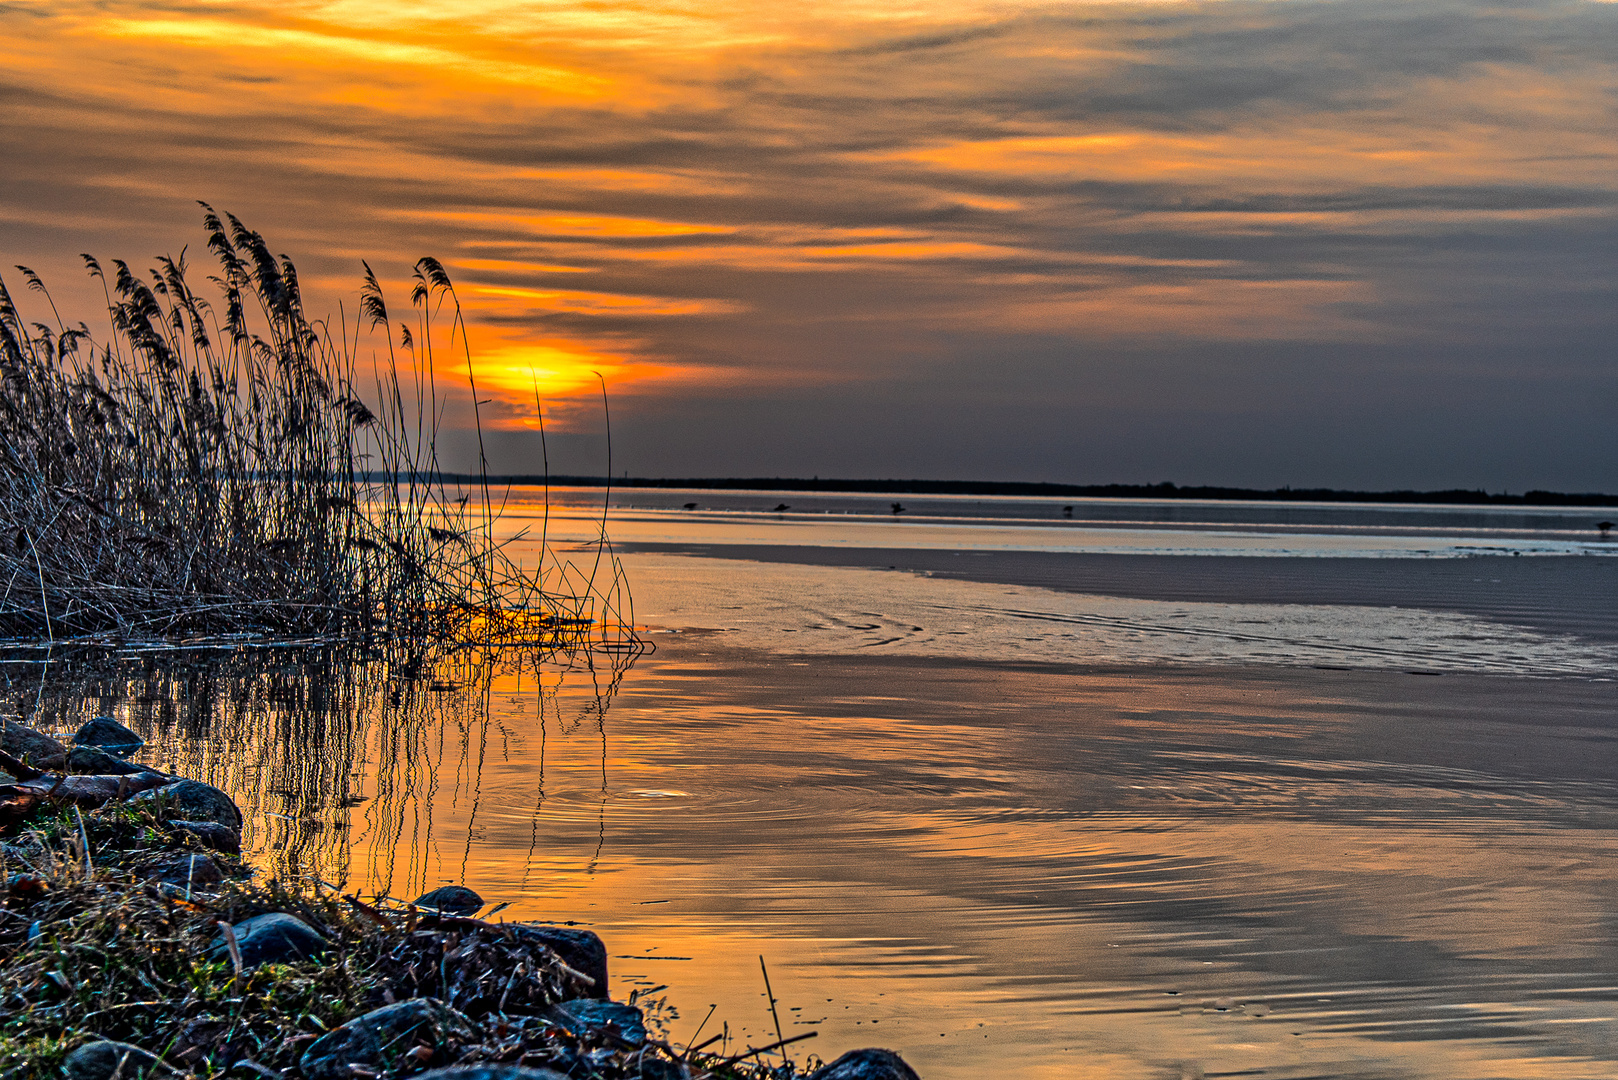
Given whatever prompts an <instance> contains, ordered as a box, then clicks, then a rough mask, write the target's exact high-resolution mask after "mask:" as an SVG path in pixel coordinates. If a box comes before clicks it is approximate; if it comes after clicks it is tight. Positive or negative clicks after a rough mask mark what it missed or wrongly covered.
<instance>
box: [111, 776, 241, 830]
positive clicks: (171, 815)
mask: <svg viewBox="0 0 1618 1080" xmlns="http://www.w3.org/2000/svg"><path fill="white" fill-rule="evenodd" d="M129 801H130V803H132V804H133V805H136V806H151V807H154V808H155V809H157V810H158V812H159V813H160V815H161V816H162V817H163V818H165V819H166V820H170V821H212V822H214V823H215V824H217V825H223V826H224V827H225V828H227V829H232V830H234V831H236V832H238V833H239V832H241V831H242V812H241V811H240V810H238V809H236V804H235V803H234V802H232V801H231V799H230V796H229V795H226V794H225V793H224V792H223V791H220V790H219V789H218V788H216V787H214V786H213V785H212V784H204V783H203V782H202V781H200V780H181V781H180V782H179V783H177V784H167V785H165V786H163V787H160V788H154V789H153V790H151V791H143V792H141V793H140V794H139V795H136V796H135V797H134V798H132V799H130V800H129Z"/></svg>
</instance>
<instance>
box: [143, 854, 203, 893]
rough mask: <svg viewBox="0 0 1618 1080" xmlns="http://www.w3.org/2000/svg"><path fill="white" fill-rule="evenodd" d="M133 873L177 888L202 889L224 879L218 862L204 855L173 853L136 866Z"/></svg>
mask: <svg viewBox="0 0 1618 1080" xmlns="http://www.w3.org/2000/svg"><path fill="white" fill-rule="evenodd" d="M135 875H136V876H137V877H143V878H145V879H146V880H148V881H159V882H162V883H163V884H165V885H173V886H174V887H175V888H179V889H204V888H207V887H208V886H210V885H217V884H219V883H220V882H221V881H224V880H225V872H224V871H223V870H221V869H220V867H219V864H218V863H216V862H214V861H213V860H212V859H210V858H208V856H206V855H173V856H170V857H169V858H166V859H156V860H153V861H152V862H148V863H142V864H141V865H139V866H137V867H136V868H135Z"/></svg>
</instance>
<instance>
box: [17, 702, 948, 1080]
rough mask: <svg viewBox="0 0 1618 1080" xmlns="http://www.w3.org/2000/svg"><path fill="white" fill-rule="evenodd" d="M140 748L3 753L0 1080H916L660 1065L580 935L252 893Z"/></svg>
mask: <svg viewBox="0 0 1618 1080" xmlns="http://www.w3.org/2000/svg"><path fill="white" fill-rule="evenodd" d="M141 745H142V744H141V740H140V737H139V736H138V735H137V734H136V733H135V732H133V731H131V730H129V729H128V728H126V727H124V726H123V725H121V724H118V723H117V722H116V721H114V720H112V719H111V718H108V717H100V718H97V719H95V720H92V721H90V722H89V723H87V724H85V725H84V727H83V728H81V729H80V730H79V731H78V733H77V734H76V735H75V736H74V737H73V739H72V740H71V743H70V744H67V743H63V742H61V741H59V740H58V739H56V738H54V737H53V736H51V735H49V734H46V733H45V732H42V731H38V730H36V729H34V728H32V727H29V726H27V725H25V724H21V723H18V722H15V721H5V722H4V728H3V729H0V876H3V880H4V882H5V885H4V894H3V897H0V900H3V903H0V1080H10V1078H14V1077H15V1078H18V1080H21V1078H23V1077H63V1076H65V1077H67V1078H69V1080H136V1078H141V1077H150V1078H154V1080H180V1078H185V1077H225V1076H231V1077H243V1078H253V1077H258V1078H278V1080H279V1078H300V1077H301V1078H305V1080H393V1078H404V1077H419V1078H420V1080H562V1078H564V1077H567V1078H577V1080H584V1078H600V1080H619V1078H629V1077H645V1078H652V1080H703V1078H708V1077H712V1078H715V1080H726V1078H747V1080H761V1078H765V1077H769V1078H780V1080H787V1078H793V1077H802V1076H808V1077H812V1078H813V1080H917V1078H916V1074H915V1072H914V1071H913V1070H912V1069H911V1068H910V1067H909V1066H908V1065H906V1064H905V1062H904V1061H903V1060H901V1059H900V1058H899V1056H898V1055H897V1054H894V1053H892V1052H891V1051H888V1050H880V1049H866V1050H856V1051H852V1052H850V1053H847V1054H844V1055H842V1056H841V1057H839V1058H837V1059H836V1060H835V1061H833V1062H831V1063H830V1064H829V1065H824V1066H819V1067H805V1066H802V1065H800V1064H799V1063H798V1062H796V1061H795V1060H794V1059H793V1058H791V1057H790V1056H788V1055H789V1053H790V1050H791V1049H792V1048H790V1047H787V1046H785V1045H774V1046H758V1047H753V1046H737V1045H735V1044H734V1043H733V1042H726V1041H724V1040H722V1039H720V1038H713V1039H708V1040H705V1041H703V1042H699V1043H697V1044H696V1045H693V1046H686V1047H677V1046H675V1045H673V1044H672V1043H670V1042H669V1041H668V1040H667V1039H666V1038H663V1037H660V1036H661V1035H662V1034H663V1033H661V1032H659V1031H658V1030H657V1025H656V1022H655V1017H654V1016H651V1015H649V1014H648V1013H647V1012H646V1011H645V1010H643V1009H642V1008H641V1007H639V1006H638V1005H637V1004H636V1001H635V996H634V995H631V998H630V1000H629V1001H627V1002H614V1001H612V1000H610V999H609V997H608V985H609V984H608V971H607V950H606V947H605V946H604V944H603V943H602V941H601V939H600V938H598V937H597V936H596V935H595V934H593V933H591V932H590V931H588V930H583V929H579V928H577V927H573V926H556V925H548V924H539V923H505V922H492V921H487V920H484V919H479V918H477V917H476V915H477V913H478V912H479V911H481V910H482V909H483V908H484V906H485V905H484V903H483V900H482V898H481V897H479V896H478V895H477V894H476V893H474V892H473V891H472V890H470V889H467V888H464V887H461V886H448V887H445V888H441V889H435V890H434V891H432V892H430V893H427V894H425V895H423V896H420V897H417V898H416V899H415V900H413V901H409V902H403V901H395V900H380V901H375V902H372V903H366V902H365V901H363V900H361V899H360V898H359V897H358V896H343V895H340V894H338V893H336V892H335V891H332V890H330V889H323V888H318V887H317V888H315V889H313V890H309V889H300V888H294V887H290V886H288V885H286V884H284V883H280V882H276V881H259V880H256V877H255V874H254V872H253V870H252V868H251V867H249V866H248V865H246V864H245V863H243V862H242V860H241V858H240V853H241V830H242V824H243V819H242V814H241V811H240V810H239V809H238V808H237V806H236V805H235V803H234V802H233V801H232V800H231V799H230V797H229V796H228V795H227V794H226V793H225V792H223V791H220V790H219V789H218V788H215V787H211V786H209V785H207V784H204V783H201V782H200V781H197V780H193V779H187V778H185V777H178V776H169V775H166V774H163V773H160V772H157V771H154V770H152V769H149V768H146V767H144V766H142V765H139V764H136V763H134V762H131V761H130V760H128V757H127V755H130V754H133V753H134V752H135V751H138V750H139V749H140V747H141ZM799 1038H800V1039H802V1038H807V1036H800V1037H799ZM797 1041H799V1040H788V1042H797ZM809 1062H810V1066H816V1065H818V1062H817V1060H816V1059H814V1058H810V1059H809Z"/></svg>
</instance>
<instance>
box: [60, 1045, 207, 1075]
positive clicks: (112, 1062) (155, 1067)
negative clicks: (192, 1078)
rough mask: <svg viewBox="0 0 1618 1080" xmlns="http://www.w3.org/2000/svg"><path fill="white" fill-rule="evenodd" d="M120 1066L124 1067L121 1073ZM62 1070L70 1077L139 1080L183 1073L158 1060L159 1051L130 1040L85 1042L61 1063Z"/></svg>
mask: <svg viewBox="0 0 1618 1080" xmlns="http://www.w3.org/2000/svg"><path fill="white" fill-rule="evenodd" d="M120 1065H122V1066H123V1069H122V1071H121V1072H120V1071H119V1066H120ZM62 1071H63V1073H65V1074H66V1075H67V1078H68V1080H112V1078H113V1076H114V1075H116V1076H118V1077H119V1078H120V1080H139V1078H140V1077H154V1078H155V1077H170V1076H176V1077H177V1076H179V1075H181V1074H180V1072H179V1070H177V1069H173V1068H170V1067H169V1066H168V1065H165V1064H164V1063H163V1062H162V1061H161V1060H159V1059H158V1056H157V1055H156V1054H152V1053H148V1052H147V1051H145V1050H142V1049H141V1048H140V1047H138V1046H130V1045H129V1044H128V1043H121V1042H111V1041H109V1040H106V1039H103V1040H101V1041H99V1042H93V1043H85V1044H84V1045H83V1046H81V1047H79V1048H78V1049H77V1050H75V1051H73V1052H72V1053H71V1054H69V1055H68V1056H67V1060H66V1061H64V1062H63V1063H62Z"/></svg>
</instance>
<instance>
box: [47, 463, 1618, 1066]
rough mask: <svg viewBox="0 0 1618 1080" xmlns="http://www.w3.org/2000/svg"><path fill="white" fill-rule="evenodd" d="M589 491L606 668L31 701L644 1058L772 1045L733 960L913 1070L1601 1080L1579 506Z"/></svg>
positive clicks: (352, 678)
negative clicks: (536, 939)
mask: <svg viewBox="0 0 1618 1080" xmlns="http://www.w3.org/2000/svg"><path fill="white" fill-rule="evenodd" d="M596 494H597V493H593V492H564V493H558V497H557V498H556V499H555V501H554V502H553V509H552V512H551V514H550V520H549V522H548V523H546V528H547V529H548V533H549V537H550V539H551V540H552V541H553V542H558V543H559V544H560V546H561V547H562V548H563V549H564V551H566V550H569V549H572V548H575V547H576V546H577V545H578V544H579V543H580V542H582V541H585V540H587V539H588V538H589V537H590V536H591V535H592V529H593V526H592V524H591V521H590V513H591V511H590V510H589V508H588V506H589V502H588V500H589V499H591V498H594V497H595V496H596ZM615 499H616V496H615ZM659 500H660V501H659ZM894 500H898V501H901V502H902V503H903V505H904V506H905V507H906V509H905V511H904V512H903V513H902V514H900V515H894V514H893V513H892V512H891V506H890V503H891V502H892V501H894ZM624 501H625V503H636V504H638V508H634V509H631V508H629V507H628V506H624V507H621V508H616V507H615V508H614V510H613V511H612V515H611V521H610V527H611V532H612V535H613V537H614V539H615V541H617V542H619V543H620V544H621V545H623V546H624V548H625V549H626V551H627V554H626V555H625V563H626V566H627V568H628V570H629V573H630V580H631V582H632V585H633V588H634V591H635V597H636V619H637V621H638V622H640V623H642V624H644V625H646V626H647V628H648V631H647V637H648V639H649V640H651V641H652V642H654V643H655V645H656V651H655V653H653V654H651V655H649V656H645V657H642V658H641V659H640V660H639V661H638V662H636V663H635V664H634V665H633V666H632V667H630V668H629V669H627V670H623V669H621V668H620V669H614V668H613V666H612V665H611V664H610V663H609V662H607V658H599V660H598V663H597V664H596V666H595V667H594V668H593V669H592V668H591V667H589V666H587V665H585V664H583V663H575V664H574V665H573V666H571V667H569V668H564V667H561V666H559V665H549V666H546V667H543V668H541V669H535V668H532V667H529V668H524V669H521V670H518V669H517V668H515V667H513V666H512V665H511V664H510V663H509V661H502V660H500V659H498V658H495V659H491V660H489V661H487V662H467V663H465V664H463V665H461V666H460V667H458V668H456V669H454V670H443V671H439V672H436V673H433V676H432V677H431V678H430V679H424V680H420V681H417V682H414V683H410V682H406V681H404V680H401V679H400V678H398V677H397V676H396V675H395V674H394V673H392V672H390V671H388V670H387V669H386V666H385V665H383V664H380V663H374V664H371V665H357V666H356V665H352V664H345V663H342V662H335V661H333V662H329V663H322V662H318V661H317V662H316V663H314V664H312V665H310V664H308V663H305V662H300V661H298V660H296V659H295V658H293V657H290V656H287V657H281V658H280V659H278V660H276V661H274V662H268V661H266V660H264V659H263V658H262V657H247V658H237V659H234V660H231V661H229V662H227V663H226V664H225V665H224V666H223V667H214V668H209V667H206V666H203V667H196V668H191V669H186V670H182V671H176V670H172V669H169V668H165V667H164V666H163V665H160V664H155V663H154V664H150V665H144V666H143V665H142V664H138V663H137V664H132V665H130V666H128V667H126V668H125V669H123V670H121V671H119V672H117V673H116V674H114V675H107V674H105V673H100V674H96V675H94V676H93V677H92V676H90V675H86V676H85V677H84V678H85V680H87V681H85V682H82V683H81V684H80V685H79V687H78V690H79V691H80V692H81V693H88V694H89V696H88V697H87V698H83V697H78V696H72V695H69V694H63V693H59V692H52V693H46V694H44V696H43V705H42V707H43V709H44V711H45V712H46V714H47V715H52V716H55V717H56V721H57V723H59V724H60V725H61V726H64V727H66V726H70V725H71V724H72V723H73V722H74V721H76V720H77V719H79V718H80V717H82V716H83V715H91V714H94V713H96V712H101V711H110V712H113V713H115V714H117V715H119V716H120V717H121V718H123V719H125V720H126V722H129V723H131V724H132V726H135V727H137V728H139V729H142V730H144V731H146V732H147V733H149V734H150V735H151V736H152V737H153V739H154V745H153V747H152V748H151V749H150V750H149V751H148V755H149V756H150V757H151V758H152V759H153V760H156V761H160V762H162V763H164V764H167V765H169V766H171V767H174V768H176V769H181V770H188V771H190V772H192V774H194V775H204V776H207V777H209V778H212V779H213V780H214V781H215V782H218V783H221V784H224V785H225V786H227V787H230V788H231V789H232V790H233V791H235V792H236V793H238V795H239V797H240V798H241V800H242V801H243V802H244V803H246V804H248V805H250V806H251V807H252V808H253V814H252V817H251V823H250V827H249V836H248V842H249V844H250V846H251V847H252V848H253V850H254V857H255V858H256V859H257V860H258V861H259V862H260V863H261V864H262V865H263V866H264V867H265V868H266V872H273V873H279V874H295V873H303V874H307V875H310V876H318V877H320V878H322V879H323V880H326V881H328V882H331V883H333V884H339V885H342V886H343V887H345V888H347V889H351V890H352V889H356V888H357V889H361V890H363V891H364V892H367V893H370V892H373V891H375V892H384V893H390V894H392V895H395V896H401V897H410V896H413V895H415V893H416V892H418V891H420V890H422V889H424V888H428V887H432V886H434V885H437V884H440V883H444V882H449V881H455V882H460V881H464V882H465V883H467V884H469V885H471V886H472V887H473V888H475V889H477V890H478V891H479V892H480V893H482V894H483V895H484V896H485V897H486V898H487V899H489V900H490V901H491V902H509V903H510V905H511V906H510V907H509V908H507V909H506V910H505V911H504V912H503V913H502V917H506V918H548V919H575V920H577V921H579V922H580V923H581V924H584V925H589V926H591V927H593V928H595V929H597V930H598V931H599V932H600V933H601V934H602V935H603V937H604V938H606V940H607V942H608V946H609V952H610V953H611V954H612V955H613V956H614V960H613V961H612V963H613V973H614V979H615V982H616V983H617V984H618V985H617V986H616V987H615V991H616V992H617V993H618V994H619V995H622V994H625V993H627V992H628V991H629V990H631V989H635V988H642V989H644V988H648V987H653V986H659V985H666V986H667V990H665V991H662V992H661V993H662V994H663V995H665V996H666V997H667V1000H668V1002H669V1004H670V1006H671V1007H672V1009H673V1012H674V1013H675V1014H677V1015H676V1016H674V1017H672V1019H671V1026H672V1032H673V1034H674V1035H675V1036H676V1037H678V1038H681V1039H685V1038H688V1037H689V1036H690V1035H691V1033H692V1032H693V1031H694V1030H695V1029H696V1028H697V1026H698V1023H699V1022H700V1021H702V1019H703V1017H704V1015H705V1014H706V1013H707V1012H708V1011H709V1007H710V1006H711V1005H712V1006H716V1008H715V1011H714V1014H713V1016H714V1018H713V1019H712V1020H710V1021H709V1022H708V1029H709V1030H710V1031H712V1030H715V1025H717V1024H719V1023H720V1021H721V1020H728V1021H729V1023H730V1024H731V1028H732V1032H733V1034H734V1036H735V1038H739V1039H742V1040H744V1041H750V1042H752V1043H753V1045H759V1041H760V1040H762V1041H769V1040H771V1039H773V1038H774V1022H773V1020H772V1019H771V1018H770V1016H769V1014H768V1011H767V1008H766V1004H765V999H764V997H763V982H762V978H761V976H760V972H759V957H760V956H761V955H762V956H764V957H765V959H766V960H767V962H768V964H769V970H770V976H771V979H772V982H773V984H774V986H775V990H776V995H777V997H778V998H779V999H780V1002H781V1008H782V1010H783V1012H782V1014H781V1024H782V1027H783V1029H784V1030H786V1033H787V1034H794V1033H798V1032H802V1031H806V1030H818V1031H819V1032H820V1036H819V1037H818V1039H817V1040H816V1041H815V1042H813V1043H811V1044H808V1046H809V1049H813V1050H816V1051H818V1052H819V1053H820V1054H822V1055H824V1056H825V1057H826V1058H828V1059H829V1058H830V1057H832V1056H835V1055H836V1054H837V1053H840V1052H841V1051H843V1050H846V1049H849V1048H852V1047H855V1046H862V1045H885V1046H890V1047H893V1048H895V1049H898V1050H900V1051H901V1052H903V1053H904V1054H905V1056H906V1057H907V1058H908V1059H910V1060H911V1061H913V1062H914V1063H916V1065H917V1066H918V1068H919V1069H920V1071H921V1072H922V1074H923V1076H925V1077H927V1078H928V1080H942V1078H966V1077H981V1076H985V1075H1007V1076H1028V1077H1042V1076H1053V1077H1054V1076H1076V1075H1084V1076H1094V1077H1112V1076H1116V1077H1169V1078H1179V1077H1196V1076H1218V1075H1237V1074H1242V1075H1250V1076H1267V1077H1325V1076H1342V1077H1434V1078H1438V1077H1444V1078H1471V1077H1477V1078H1484V1077H1502V1078H1504V1077H1518V1078H1520V1077H1558V1078H1562V1077H1566V1078H1585V1077H1613V1076H1618V933H1615V928H1618V890H1615V889H1614V888H1613V885H1612V882H1613V880H1614V877H1615V874H1614V869H1615V867H1614V857H1615V856H1618V784H1615V783H1614V779H1613V778H1614V776H1615V775H1618V724H1615V722H1614V705H1615V704H1618V702H1615V698H1614V685H1615V684H1614V683H1613V682H1611V681H1610V677H1611V674H1612V672H1613V671H1614V670H1615V666H1618V665H1615V663H1614V661H1615V660H1618V626H1614V625H1613V623H1612V622H1611V618H1612V613H1613V611H1615V610H1618V592H1615V584H1618V562H1615V561H1612V560H1608V559H1605V558H1600V557H1598V556H1599V555H1601V554H1604V553H1605V552H1606V551H1607V550H1608V548H1607V546H1606V545H1605V544H1603V542H1602V541H1601V540H1600V539H1599V536H1598V534H1596V533H1595V530H1594V529H1593V522H1594V520H1595V519H1596V515H1592V514H1589V513H1568V514H1558V513H1552V512H1542V511H1535V512H1532V513H1524V512H1522V511H1504V510H1494V509H1490V510H1482V511H1472V510H1457V509H1455V508H1448V507H1446V508H1437V509H1431V510H1425V509H1421V508H1408V507H1368V508H1347V507H1342V506H1335V505H1334V506H1329V507H1319V508H1310V507H1297V506H1287V507H1275V506H1273V505H1244V504H1235V505H1232V504H1196V505H1187V504H1184V503H1173V504H1158V505H1152V504H1144V505H1143V504H1139V503H1122V502H1113V503H1102V502H1094V503H1091V502H1081V501H1062V500H1057V501H1055V502H1036V501H1029V500H1021V501H1019V500H980V499H934V500H912V499H911V498H910V497H907V496H894V497H893V499H881V498H874V497H873V498H843V499H839V498H836V497H806V496H803V495H801V494H799V493H782V494H773V493H764V494H762V495H759V494H745V495H743V494H738V493H724V494H719V493H696V492H693V493H685V492H656V493H648V492H641V491H635V492H629V493H627V494H626V496H625V499H624ZM686 502H696V503H698V506H697V508H695V509H694V510H692V511H686V510H684V509H683V504H684V503H686ZM781 502H785V503H788V504H790V506H791V509H790V510H788V511H783V512H781V513H779V514H776V513H772V512H770V511H772V510H773V508H774V507H775V506H776V505H778V504H779V503H781ZM1067 505H1073V506H1074V511H1073V518H1072V519H1068V518H1066V517H1063V516H1062V513H1063V511H1062V508H1063V507H1064V506H1067ZM514 509H515V510H516V512H517V514H518V515H522V514H524V513H525V512H526V511H527V510H530V509H536V508H535V507H533V505H532V504H529V505H528V506H527V507H525V506H523V505H518V506H516V507H514ZM541 522H542V516H541V515H539V514H538V513H533V514H531V515H529V517H528V519H527V520H522V521H521V522H520V525H527V526H532V527H534V528H535V530H536V532H537V529H538V525H539V524H540V523H541ZM520 525H519V526H514V527H520ZM1479 552H1491V553H1493V554H1487V555H1480V554H1477V553H1479ZM571 557H572V558H574V559H575V560H580V561H581V562H582V564H583V565H585V566H586V568H588V565H589V559H588V551H587V550H574V551H573V553H572V556H571ZM62 678H64V675H63V673H60V672H59V673H58V674H57V676H55V677H53V680H52V681H51V683H50V685H51V686H53V687H54V686H55V685H57V682H56V680H60V679H62ZM69 681H71V680H69ZM16 688H17V690H18V691H19V693H18V695H17V696H18V698H19V701H20V700H21V699H22V697H24V696H25V695H24V694H23V693H22V691H25V690H26V687H24V686H23V681H22V680H21V679H20V677H19V679H18V680H17V681H16ZM31 703H32V699H31V698H30V699H28V702H27V703H25V705H24V707H25V708H26V707H28V706H31Z"/></svg>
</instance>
